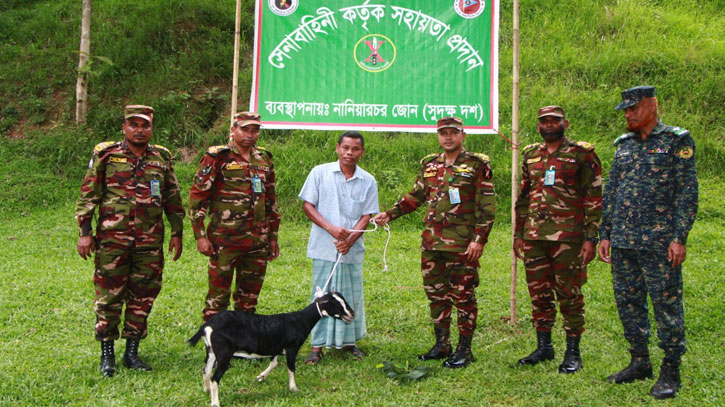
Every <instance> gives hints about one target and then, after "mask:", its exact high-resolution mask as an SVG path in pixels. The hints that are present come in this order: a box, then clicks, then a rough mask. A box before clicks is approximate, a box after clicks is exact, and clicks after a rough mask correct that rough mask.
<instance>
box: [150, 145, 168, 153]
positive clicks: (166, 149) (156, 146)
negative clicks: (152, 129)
mask: <svg viewBox="0 0 725 407" xmlns="http://www.w3.org/2000/svg"><path fill="white" fill-rule="evenodd" d="M153 147H154V148H155V149H157V150H161V151H164V152H166V153H168V154H169V155H171V151H169V149H168V148H166V147H164V146H162V145H161V144H154V145H153Z"/></svg>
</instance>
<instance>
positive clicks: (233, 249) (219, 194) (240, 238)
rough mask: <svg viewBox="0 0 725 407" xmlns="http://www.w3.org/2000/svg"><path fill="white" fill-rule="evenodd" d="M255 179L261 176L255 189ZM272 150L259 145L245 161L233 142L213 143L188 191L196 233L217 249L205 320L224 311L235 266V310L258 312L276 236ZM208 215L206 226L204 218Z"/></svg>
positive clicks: (212, 264)
mask: <svg viewBox="0 0 725 407" xmlns="http://www.w3.org/2000/svg"><path fill="white" fill-rule="evenodd" d="M255 178H259V181H260V183H259V185H258V186H257V188H258V189H257V192H255V186H254V183H255ZM274 182H275V176H274V165H273V163H272V154H271V153H270V152H268V151H267V150H265V149H263V148H261V147H256V148H254V149H253V150H252V153H251V157H250V160H249V161H247V160H246V159H245V158H244V157H242V155H241V154H240V152H239V149H238V148H237V146H236V145H235V144H234V142H233V141H230V142H229V144H228V145H225V146H214V147H210V148H209V149H208V150H207V152H206V154H205V155H204V157H202V159H201V162H200V164H199V170H198V171H197V173H196V176H195V177H194V183H193V185H192V187H191V191H190V194H189V217H190V219H191V225H192V228H193V229H194V237H195V238H196V239H199V238H200V237H208V239H209V240H210V241H211V243H212V244H213V245H214V248H215V249H216V255H214V256H212V257H211V258H210V259H209V292H208V294H207V297H206V307H205V308H204V311H203V316H204V320H208V319H209V318H211V317H212V316H214V315H216V314H218V313H219V312H221V311H223V310H225V309H226V308H227V306H228V305H229V294H230V288H231V283H232V279H233V277H234V270H235V269H236V270H237V273H236V274H237V275H236V287H235V289H234V294H233V299H234V309H235V310H239V311H249V312H254V311H255V307H256V305H257V297H258V296H259V291H260V290H261V289H262V283H263V282H264V275H265V272H266V269H267V258H268V255H269V242H270V241H276V240H277V231H278V229H279V222H280V214H279V212H278V211H277V199H276V194H275V186H274ZM207 216H209V217H210V222H209V225H208V227H207V229H206V231H205V230H204V218H206V217H207Z"/></svg>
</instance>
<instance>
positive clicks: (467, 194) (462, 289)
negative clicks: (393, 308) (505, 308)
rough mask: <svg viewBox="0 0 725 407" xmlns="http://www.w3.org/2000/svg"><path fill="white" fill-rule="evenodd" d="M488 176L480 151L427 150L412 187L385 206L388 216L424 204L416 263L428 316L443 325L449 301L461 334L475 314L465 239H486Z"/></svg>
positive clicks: (474, 275) (474, 266) (490, 206)
mask: <svg viewBox="0 0 725 407" xmlns="http://www.w3.org/2000/svg"><path fill="white" fill-rule="evenodd" d="M491 178H492V173H491V166H490V164H489V159H488V157H487V156H486V155H484V154H477V153H469V152H466V151H462V152H461V153H460V154H459V155H458V157H457V158H456V160H455V161H454V162H453V163H452V164H451V165H446V163H445V154H444V153H440V154H430V155H428V156H427V157H425V158H423V160H422V161H421V169H420V173H419V174H418V178H417V179H416V181H415V186H414V187H413V190H412V191H410V192H409V193H407V194H405V195H404V196H403V198H401V199H400V201H398V202H397V203H396V204H395V205H394V206H393V208H392V209H390V210H389V211H387V212H386V213H387V214H388V216H390V219H391V220H392V219H396V218H398V217H400V216H402V215H405V214H407V213H410V212H413V211H415V210H416V209H417V208H418V207H419V206H420V205H422V204H424V203H425V204H426V214H425V228H424V229H423V234H422V245H421V248H422V256H421V269H422V274H423V288H424V289H425V293H426V296H427V297H428V300H429V301H430V313H431V318H432V319H433V321H434V325H435V327H436V328H444V329H446V330H447V329H448V328H449V326H450V323H451V310H452V306H453V305H455V306H456V308H457V310H458V328H459V332H460V333H461V335H467V336H470V335H471V333H472V332H473V330H474V329H475V327H476V316H477V314H478V307H477V303H476V294H475V288H476V287H477V286H478V260H474V261H470V262H469V261H467V260H466V256H465V255H463V252H465V251H466V249H467V248H468V244H469V243H470V242H476V243H481V244H485V243H486V242H487V241H488V235H489V233H490V231H491V227H492V226H493V219H494V189H493V182H492V181H491ZM451 188H458V191H459V194H460V203H458V204H452V203H451V200H450V196H449V190H450V189H451Z"/></svg>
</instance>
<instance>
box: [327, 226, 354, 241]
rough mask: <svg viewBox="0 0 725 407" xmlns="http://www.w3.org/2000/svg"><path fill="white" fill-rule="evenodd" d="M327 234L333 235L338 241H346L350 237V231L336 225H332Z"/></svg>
mask: <svg viewBox="0 0 725 407" xmlns="http://www.w3.org/2000/svg"><path fill="white" fill-rule="evenodd" d="M327 233H329V234H330V235H332V237H334V238H335V239H337V240H345V239H347V238H348V237H349V236H350V231H349V230H347V229H345V228H341V227H339V226H335V225H330V229H329V230H328V231H327Z"/></svg>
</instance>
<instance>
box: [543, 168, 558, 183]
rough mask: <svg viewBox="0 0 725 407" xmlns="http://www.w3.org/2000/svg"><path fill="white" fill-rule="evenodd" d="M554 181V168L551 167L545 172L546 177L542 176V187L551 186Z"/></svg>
mask: <svg viewBox="0 0 725 407" xmlns="http://www.w3.org/2000/svg"><path fill="white" fill-rule="evenodd" d="M554 181H556V170H555V169H554V167H551V168H549V169H548V170H546V175H544V185H546V186H547V187H550V186H553V185H554Z"/></svg>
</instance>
